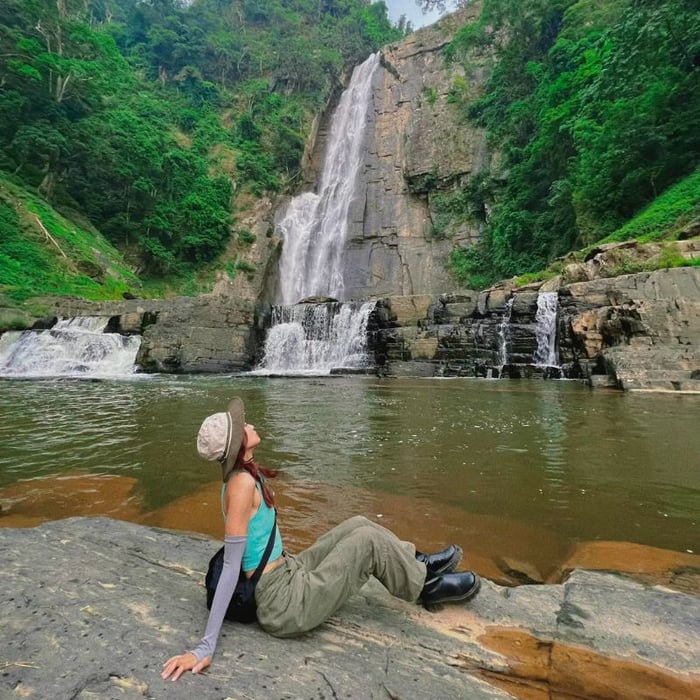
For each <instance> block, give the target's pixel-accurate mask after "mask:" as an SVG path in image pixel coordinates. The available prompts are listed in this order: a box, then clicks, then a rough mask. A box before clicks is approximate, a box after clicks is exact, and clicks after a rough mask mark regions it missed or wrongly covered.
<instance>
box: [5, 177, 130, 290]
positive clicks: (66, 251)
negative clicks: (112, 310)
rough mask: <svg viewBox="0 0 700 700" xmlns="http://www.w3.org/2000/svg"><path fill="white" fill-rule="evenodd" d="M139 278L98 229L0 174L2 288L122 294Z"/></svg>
mask: <svg viewBox="0 0 700 700" xmlns="http://www.w3.org/2000/svg"><path fill="white" fill-rule="evenodd" d="M138 286H139V280H138V278H137V277H136V275H135V274H134V273H133V272H132V271H131V270H130V269H129V267H128V266H127V264H126V263H125V262H124V259H123V258H122V256H121V255H120V253H119V252H118V251H117V250H116V249H114V248H113V247H112V246H111V245H110V244H109V243H108V242H107V241H106V240H105V239H104V238H103V237H102V236H101V235H100V234H99V233H98V232H97V231H88V230H86V229H84V228H81V227H79V226H77V225H76V224H74V223H72V222H71V221H69V220H68V219H66V218H65V217H63V216H61V215H60V214H59V213H58V212H56V211H55V210H54V209H53V208H52V207H51V206H50V205H49V204H47V203H46V202H45V201H44V200H43V199H41V198H40V197H38V196H36V195H33V194H31V193H30V192H28V191H26V190H24V189H23V188H21V187H18V186H17V185H15V184H14V183H12V182H11V181H9V180H8V179H6V178H2V177H0V292H2V293H3V294H4V295H5V296H6V297H8V298H9V299H12V300H14V301H24V300H26V299H28V298H30V297H35V296H41V295H75V296H79V297H83V298H85V299H118V298H121V296H122V294H123V293H124V292H130V291H133V290H134V289H135V288H137V287H138Z"/></svg>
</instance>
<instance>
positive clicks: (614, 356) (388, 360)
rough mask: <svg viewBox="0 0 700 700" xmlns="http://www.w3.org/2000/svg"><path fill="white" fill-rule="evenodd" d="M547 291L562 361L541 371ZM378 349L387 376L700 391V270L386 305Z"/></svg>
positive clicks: (428, 297)
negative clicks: (542, 303) (554, 305)
mask: <svg viewBox="0 0 700 700" xmlns="http://www.w3.org/2000/svg"><path fill="white" fill-rule="evenodd" d="M552 290H554V291H555V292H556V294H557V297H558V305H559V309H558V312H557V319H556V345H557V350H558V360H559V361H558V364H557V366H547V365H538V364H537V363H536V362H535V359H534V358H535V353H536V350H537V337H536V335H537V333H536V330H537V321H536V313H537V300H538V297H539V296H540V294H542V293H543V292H551V291H552ZM506 315H507V318H506V319H505V321H504V317H505V316H506ZM374 347H375V352H376V355H377V359H378V365H379V367H380V371H381V372H383V373H386V374H388V375H405V374H408V375H415V374H423V375H427V376H434V375H440V376H471V377H474V376H482V377H485V376H492V377H498V376H507V377H521V376H533V375H544V376H556V377H561V376H564V377H568V378H582V379H585V380H586V381H588V382H589V383H590V384H591V385H593V386H604V387H611V388H620V389H636V390H645V389H646V390H657V391H658V390H668V391H688V392H696V391H700V270H698V268H697V267H688V268H675V269H669V270H659V271H656V272H643V273H637V274H630V275H621V276H618V277H612V278H598V279H592V280H588V281H584V282H575V283H572V284H568V285H561V284H560V280H555V281H554V283H545V284H538V285H534V286H530V287H524V288H516V287H514V286H513V285H501V286H499V287H496V288H493V289H490V290H485V291H482V292H475V291H470V290H463V291H461V292H453V293H450V294H443V295H440V296H439V297H437V298H436V297H433V296H431V295H415V296H411V297H390V298H386V299H383V300H381V301H380V303H379V305H378V312H377V319H376V325H375V338H374Z"/></svg>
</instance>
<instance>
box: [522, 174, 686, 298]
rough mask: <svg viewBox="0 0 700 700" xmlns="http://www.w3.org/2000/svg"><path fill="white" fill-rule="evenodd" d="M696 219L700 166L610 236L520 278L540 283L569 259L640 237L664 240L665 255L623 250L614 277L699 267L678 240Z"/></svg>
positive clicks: (647, 240)
mask: <svg viewBox="0 0 700 700" xmlns="http://www.w3.org/2000/svg"><path fill="white" fill-rule="evenodd" d="M694 222H700V168H698V169H697V170H696V171H695V172H694V173H693V174H692V175H689V176H688V177H686V178H684V179H683V180H681V181H680V182H678V183H676V184H675V185H673V186H672V187H669V188H668V190H666V191H665V192H663V193H662V194H661V195H660V196H659V197H657V198H656V199H655V200H654V201H653V202H652V203H651V204H650V205H649V206H648V207H646V208H645V209H643V210H642V211H641V212H640V213H639V214H637V215H636V216H635V217H633V218H632V219H630V220H629V221H628V222H627V223H626V224H625V225H624V226H622V227H620V228H619V229H617V230H616V231H614V232H613V233H611V234H610V235H609V236H606V237H605V238H603V239H601V240H600V241H598V242H597V243H595V244H593V245H591V246H588V247H587V248H585V249H583V250H581V251H577V252H576V253H573V254H570V255H568V256H566V258H565V259H560V260H555V261H554V262H552V263H551V264H550V265H549V266H548V267H547V268H545V269H544V270H540V271H539V272H528V273H526V274H524V275H521V276H520V277H518V278H517V284H518V285H520V286H522V285H525V284H528V283H530V282H540V281H544V280H547V279H550V278H552V277H554V276H555V275H558V274H559V273H561V272H562V270H563V269H564V267H565V265H566V262H567V260H570V258H571V257H572V256H573V257H574V258H578V259H583V258H584V257H585V255H586V254H587V253H588V252H589V251H591V250H593V249H595V248H597V247H598V246H600V245H603V244H605V243H622V242H624V241H630V240H635V239H636V240H638V241H639V242H640V243H660V244H661V245H662V251H661V254H660V255H658V256H655V257H654V258H652V259H649V260H640V259H635V258H634V257H633V256H629V255H625V254H623V253H621V254H620V255H619V256H618V257H619V261H618V264H616V265H612V266H611V267H610V268H609V269H608V275H609V276H611V277H614V276H617V275H627V274H632V273H635V272H652V271H653V270H665V269H668V268H672V267H699V266H700V258H686V257H683V255H682V254H681V253H680V251H679V250H678V246H677V245H676V241H678V240H680V239H681V238H683V237H685V236H686V235H687V232H688V230H689V229H690V227H691V225H692V224H693V223H694Z"/></svg>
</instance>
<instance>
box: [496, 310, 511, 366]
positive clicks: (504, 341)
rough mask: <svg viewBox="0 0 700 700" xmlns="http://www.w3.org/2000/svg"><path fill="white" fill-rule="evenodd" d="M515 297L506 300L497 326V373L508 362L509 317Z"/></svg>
mask: <svg viewBox="0 0 700 700" xmlns="http://www.w3.org/2000/svg"><path fill="white" fill-rule="evenodd" d="M514 301H515V297H511V298H510V299H508V301H507V302H506V306H505V309H504V310H503V318H502V319H501V323H500V325H499V326H498V364H499V370H500V372H499V374H500V373H501V372H503V368H504V367H505V366H506V365H507V364H508V343H509V342H510V317H511V314H512V313H513V302H514Z"/></svg>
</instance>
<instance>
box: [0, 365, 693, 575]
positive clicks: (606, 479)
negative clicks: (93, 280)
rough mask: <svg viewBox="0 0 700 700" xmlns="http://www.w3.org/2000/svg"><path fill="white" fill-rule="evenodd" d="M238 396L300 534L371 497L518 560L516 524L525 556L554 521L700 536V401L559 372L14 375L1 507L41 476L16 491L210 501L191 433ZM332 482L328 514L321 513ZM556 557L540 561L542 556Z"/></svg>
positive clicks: (585, 534) (400, 521)
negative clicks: (496, 376)
mask: <svg viewBox="0 0 700 700" xmlns="http://www.w3.org/2000/svg"><path fill="white" fill-rule="evenodd" d="M234 394H238V395H240V396H242V397H243V399H244V401H245V402H246V407H247V412H248V416H247V417H248V419H249V420H250V421H251V422H253V423H255V425H256V427H257V428H258V431H259V432H260V434H261V435H262V437H263V445H262V446H261V448H260V451H259V458H260V460H261V461H262V462H263V463H265V464H267V465H268V466H271V467H278V468H282V469H283V470H284V479H283V484H282V485H281V486H280V489H281V490H284V492H285V493H286V494H287V496H286V497H287V498H288V502H289V504H290V507H293V508H295V509H299V513H301V514H303V515H300V514H297V515H298V517H297V518H296V521H295V522H296V524H295V525H294V528H296V529H297V531H298V533H299V534H298V535H296V536H295V537H297V538H299V539H303V537H304V535H303V532H304V531H307V532H311V531H314V530H315V528H316V526H315V525H313V523H312V521H313V522H316V523H317V524H318V525H319V527H320V526H321V525H323V526H325V525H326V524H332V523H333V522H337V521H338V520H339V519H340V517H335V516H336V515H337V516H340V515H341V514H342V515H343V516H345V515H349V514H351V513H350V512H349V511H354V512H358V511H361V512H364V513H365V514H369V515H372V516H373V517H377V516H378V515H382V516H383V517H387V518H391V519H392V526H393V527H396V528H397V529H404V530H405V531H406V532H405V535H406V536H412V537H413V538H414V539H420V538H423V539H424V540H426V541H428V543H433V542H434V541H435V544H440V541H439V540H440V535H442V536H443V537H444V539H448V538H449V536H450V534H452V535H453V536H454V538H455V539H460V540H461V541H466V542H469V541H471V540H474V539H475V538H478V539H479V541H480V542H481V543H482V544H483V543H486V542H488V547H489V548H490V549H491V550H493V554H494V556H495V557H497V556H499V555H500V554H502V555H503V556H507V558H508V559H509V560H514V559H516V558H517V557H518V552H517V551H516V550H517V548H514V547H513V546H512V545H513V542H514V541H516V540H517V539H518V537H517V536H516V535H515V534H514V533H516V532H518V531H522V532H526V531H527V532H532V533H536V534H533V535H532V537H529V536H528V538H527V547H528V553H527V557H526V558H527V559H528V560H529V561H530V562H532V561H533V557H535V558H536V556H537V555H536V549H537V541H538V540H539V541H540V542H543V541H544V539H546V538H545V536H544V535H543V533H549V544H548V545H547V546H546V547H544V549H547V550H548V551H549V552H555V551H556V552H559V553H561V549H562V547H564V548H566V547H567V546H570V545H571V544H573V543H575V542H577V541H581V540H618V541H619V540H623V541H631V542H639V543H642V544H647V545H654V546H657V547H664V548H670V549H676V550H679V551H685V550H694V551H698V550H700V546H699V544H698V540H699V538H698V522H697V517H698V515H697V514H698V512H699V511H700V463H699V461H698V457H697V455H699V454H700V433H699V432H698V431H697V421H696V416H697V409H698V407H699V406H700V398H698V397H692V396H685V397H679V396H666V395H630V394H624V395H623V394H618V393H605V392H590V391H588V390H587V389H585V388H583V387H581V386H580V385H577V384H572V383H564V382H526V381H522V382H520V381H510V382H505V381H504V382H497V381H496V382H485V381H476V380H435V379H431V380H427V379H425V380H420V379H406V380H377V379H375V378H368V377H318V378H312V379H309V378H307V379H271V378H264V377H243V376H235V377H180V378H177V377H154V378H151V379H150V380H147V381H126V382H78V381H66V380H64V381H21V382H19V381H18V382H10V381H4V382H0V418H1V420H0V504H1V505H2V508H3V513H4V514H6V515H7V514H9V515H16V514H18V513H21V512H22V507H23V506H22V503H23V502H24V503H25V505H26V507H27V509H28V510H27V513H29V510H31V513H32V514H33V513H36V512H37V509H36V508H35V506H34V505H32V506H31V508H29V505H28V504H29V500H31V499H34V500H32V501H31V502H32V503H35V502H38V501H37V500H36V499H37V498H38V496H37V493H36V489H35V490H34V495H33V496H31V499H30V496H29V495H28V494H29V492H30V491H31V489H25V490H23V489H22V488H19V490H16V491H12V493H11V495H7V494H8V493H10V492H9V491H8V489H10V490H11V489H16V488H17V485H18V483H20V482H21V483H24V481H25V480H28V479H32V480H37V479H38V478H40V477H49V476H50V477H55V476H61V475H64V476H71V475H75V474H83V475H85V474H87V475H90V474H92V475H98V476H99V475H103V476H120V477H124V478H126V477H128V478H129V479H133V480H134V484H133V485H132V486H131V487H130V488H129V489H125V490H124V491H123V492H121V491H119V489H117V488H116V484H111V483H110V482H100V483H99V484H98V486H99V489H98V490H100V492H102V491H104V490H106V491H109V489H110V488H113V489H114V491H115V493H117V492H118V493H122V496H120V497H121V498H127V496H125V495H123V494H126V493H128V494H129V496H128V498H129V499H132V500H131V501H130V502H129V504H128V507H125V511H124V512H125V513H127V512H129V513H130V512H131V511H130V509H131V508H132V506H133V503H134V502H135V501H133V499H137V500H138V509H139V512H140V513H141V514H144V513H155V512H159V511H163V509H168V508H169V509H171V512H172V513H176V511H177V507H178V506H177V505H176V504H182V503H184V501H183V500H182V499H192V498H194V499H199V498H201V496H199V495H197V494H201V493H204V492H203V491H202V489H207V488H210V487H211V486H212V485H215V484H216V480H217V479H218V477H219V472H218V466H217V465H216V464H211V463H207V462H204V461H202V460H201V459H199V458H198V457H197V455H196V452H195V449H194V440H195V436H196V433H197V430H198V428H199V425H200V423H201V420H202V419H203V417H204V416H206V415H207V414H209V413H211V412H212V411H216V410H221V409H223V407H224V406H225V405H226V402H227V401H228V399H229V398H230V397H231V396H232V395H234ZM35 486H36V484H35ZM62 488H63V489H64V491H65V493H64V495H63V496H61V497H60V498H61V499H62V501H61V502H62V503H66V504H67V505H66V514H76V515H79V514H84V513H86V512H93V511H90V510H89V506H87V505H85V504H86V499H84V498H78V499H73V500H71V499H70V498H69V497H68V492H69V491H70V488H71V486H70V482H68V483H67V484H63V485H62ZM95 488H97V486H95ZM319 492H323V493H324V494H326V495H325V496H324V499H325V500H324V504H325V505H324V507H326V508H328V509H329V512H328V513H325V514H324V515H323V516H322V517H320V518H318V517H317V519H316V520H315V521H314V520H313V517H312V516H311V515H310V513H311V512H312V511H313V505H314V503H315V501H314V499H315V498H316V497H317V494H318V493H319ZM42 493H44V494H45V497H47V498H50V496H49V495H46V493H47V492H46V489H42ZM62 493H63V492H62ZM86 493H89V489H88V490H87V492H86ZM3 494H5V495H3ZM88 498H89V497H88ZM100 498H102V497H100ZM208 498H209V497H208V496H207V497H206V498H205V500H207V499H208ZM23 499H24V500H23ZM305 499H306V500H305ZM32 509H33V510H32ZM71 509H73V510H71ZM39 510H40V508H39ZM195 511H196V509H195ZM115 512H116V511H115ZM62 513H63V511H62ZM27 517H29V516H27ZM32 517H34V516H33V515H32ZM124 517H132V515H125V516H124ZM217 517H218V516H217ZM198 518H200V516H193V517H192V518H190V519H189V520H188V522H187V525H186V526H187V527H188V528H191V527H193V523H194V524H196V522H197V519H198ZM168 522H169V524H170V526H173V525H176V524H177V523H173V521H172V520H169V521H168ZM183 526H184V525H183ZM201 529H203V528H201ZM521 540H522V538H521ZM519 546H521V547H523V546H526V543H525V542H523V541H520V543H519ZM521 564H522V565H523V566H525V562H521ZM547 566H548V564H547V562H545V561H537V568H538V569H539V570H540V571H542V570H545V569H546V568H547Z"/></svg>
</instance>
